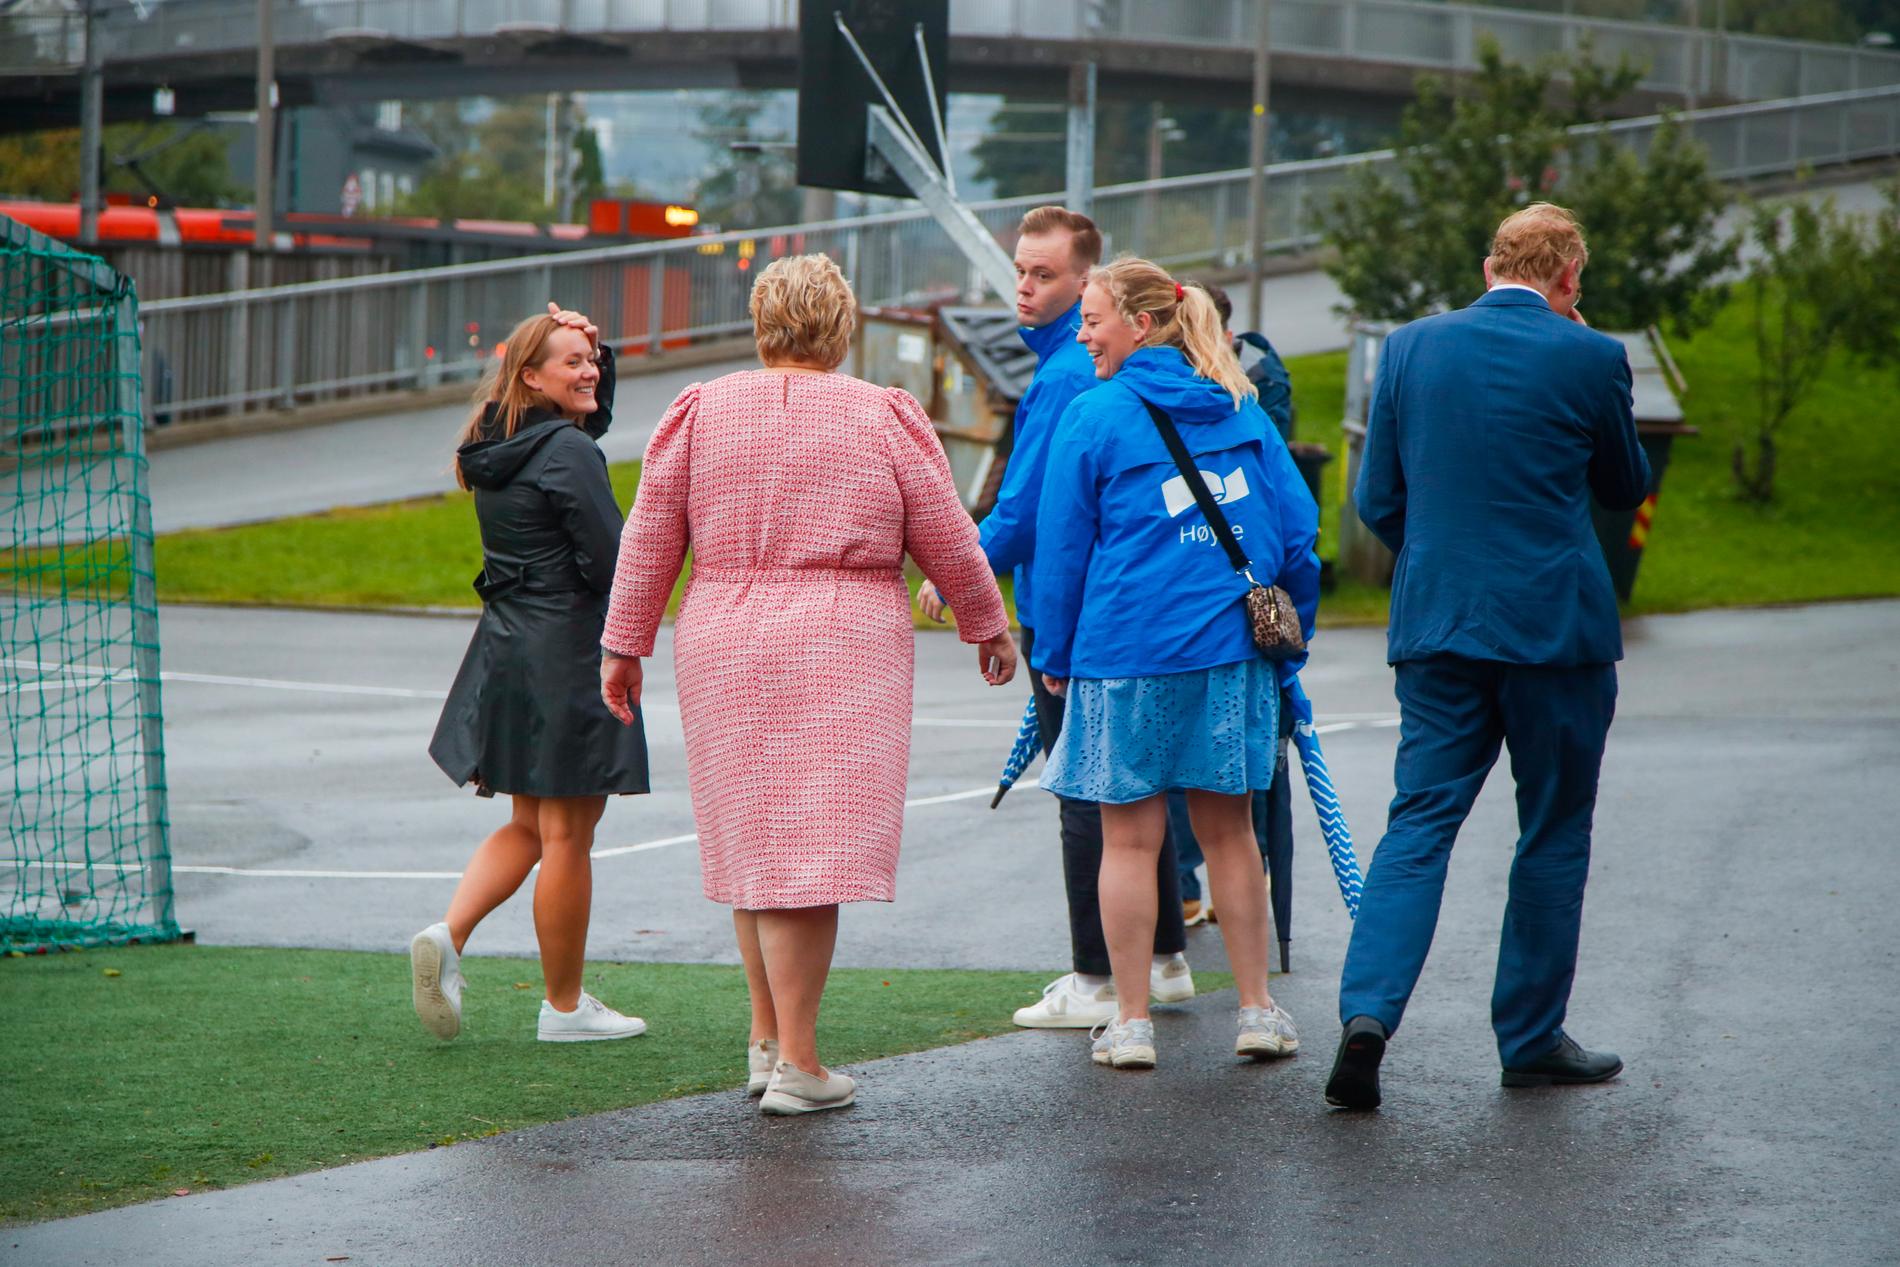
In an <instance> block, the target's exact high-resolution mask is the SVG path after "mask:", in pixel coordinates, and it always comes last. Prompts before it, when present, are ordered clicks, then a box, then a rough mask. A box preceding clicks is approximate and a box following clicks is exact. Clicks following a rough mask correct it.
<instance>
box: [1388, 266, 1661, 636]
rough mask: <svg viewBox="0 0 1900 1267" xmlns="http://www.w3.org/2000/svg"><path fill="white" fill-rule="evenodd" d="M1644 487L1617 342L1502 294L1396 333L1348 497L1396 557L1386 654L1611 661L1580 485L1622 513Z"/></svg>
mask: <svg viewBox="0 0 1900 1267" xmlns="http://www.w3.org/2000/svg"><path fill="white" fill-rule="evenodd" d="M1648 491H1649V460H1648V459H1647V458H1646V457H1644V456H1643V450H1642V446H1641V445H1640V444H1639V443H1638V441H1637V438H1636V421H1635V417H1634V415H1633V414H1632V413H1631V397H1630V367H1629V357H1628V356H1627V355H1625V353H1624V351H1623V345H1622V344H1621V343H1619V342H1617V341H1616V340H1615V339H1612V338H1610V337H1609V336H1608V335H1604V334H1599V333H1597V332H1596V331H1594V330H1591V329H1589V328H1588V327H1586V326H1583V325H1579V324H1578V323H1576V322H1574V321H1570V320H1568V319H1566V318H1564V317H1560V316H1558V315H1557V314H1556V313H1555V312H1552V311H1551V309H1550V305H1549V304H1547V303H1546V302H1545V301H1544V298H1543V296H1541V295H1538V294H1534V293H1532V292H1531V291H1528V290H1515V289H1507V290H1493V291H1489V292H1487V293H1486V294H1485V295H1484V296H1483V298H1481V299H1479V300H1478V301H1477V302H1476V303H1474V304H1472V305H1471V306H1470V307H1469V308H1465V309H1463V310H1461V311H1457V312H1447V313H1442V314H1440V315H1438V316H1435V317H1427V318H1425V319H1424V320H1422V321H1414V322H1412V323H1411V324H1409V325H1406V326H1402V327H1400V328H1399V329H1398V330H1396V331H1394V332H1393V333H1392V335H1391V336H1390V337H1389V338H1388V339H1387V340H1386V342H1385V347H1384V349H1383V350H1382V351H1381V353H1380V357H1379V371H1378V377H1377V380H1376V382H1375V384H1374V386H1373V394H1372V412H1371V416H1370V418H1369V419H1368V420H1367V432H1366V447H1365V454H1364V457H1363V459H1362V460H1361V464H1360V469H1359V488H1358V494H1357V500H1358V504H1359V517H1360V519H1362V520H1364V521H1365V524H1366V526H1367V527H1368V528H1370V529H1372V531H1373V532H1374V533H1375V534H1376V535H1377V536H1378V537H1379V539H1380V540H1381V541H1383V542H1385V543H1386V545H1387V546H1389V547H1391V549H1392V550H1393V552H1394V553H1395V554H1397V555H1398V569H1397V571H1396V572H1395V573H1394V574H1393V578H1392V617H1391V625H1390V627H1389V629H1388V631H1387V639H1386V657H1387V659H1388V660H1390V661H1391V662H1393V663H1395V664H1396V663H1398V662H1399V661H1401V660H1419V659H1424V658H1425V657H1427V656H1434V655H1457V656H1464V657H1466V658H1468V659H1473V660H1499V661H1504V662H1506V663H1511V664H1544V665H1580V664H1606V663H1610V662H1612V661H1615V660H1620V659H1622V657H1623V631H1622V626H1621V623H1620V621H1619V619H1618V616H1617V610H1616V593H1615V591H1614V590H1613V589H1612V588H1611V586H1610V573H1609V569H1608V568H1607V567H1606V566H1605V564H1604V561H1603V551H1602V549H1601V548H1600V547H1599V546H1598V544H1597V539H1596V533H1595V532H1594V531H1593V529H1592V527H1591V523H1590V495H1591V494H1592V493H1595V494H1596V497H1597V499H1598V500H1599V501H1601V502H1602V503H1603V504H1604V505H1605V506H1606V507H1608V508H1610V509H1612V510H1629V509H1632V508H1634V507H1635V506H1637V505H1639V504H1640V503H1641V502H1642V500H1643V498H1644V497H1645V496H1646V495H1647V494H1648Z"/></svg>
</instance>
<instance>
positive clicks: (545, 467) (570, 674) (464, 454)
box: [429, 347, 647, 796]
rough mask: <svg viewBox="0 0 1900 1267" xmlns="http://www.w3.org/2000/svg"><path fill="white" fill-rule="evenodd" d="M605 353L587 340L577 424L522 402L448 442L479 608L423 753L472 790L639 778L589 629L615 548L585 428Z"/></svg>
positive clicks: (607, 498)
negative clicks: (464, 510)
mask: <svg viewBox="0 0 1900 1267" xmlns="http://www.w3.org/2000/svg"><path fill="white" fill-rule="evenodd" d="M613 386H614V371H613V354H612V352H611V351H610V350H609V349H607V348H605V347H603V348H602V349H601V375H600V385H599V386H598V387H597V388H596V389H595V395H596V399H597V400H598V402H599V408H598V409H597V410H596V411H595V412H594V413H593V414H591V415H589V416H588V418H587V419H586V421H585V422H584V423H583V424H582V425H581V426H576V425H575V424H574V423H573V422H572V421H571V420H569V419H567V418H563V417H559V416H557V415H553V414H550V413H547V412H545V411H530V412H529V413H528V414H527V415H526V416H525V417H523V418H522V420H521V425H520V426H519V428H517V430H516V431H515V434H514V435H512V436H510V437H508V438H507V439H500V438H498V437H499V435H500V427H499V425H498V424H497V423H496V421H495V412H496V410H495V406H494V405H492V404H491V405H490V406H489V407H488V415H487V417H486V418H485V419H484V423H483V427H484V432H492V434H494V435H495V436H496V437H497V438H494V439H488V438H482V439H477V440H474V441H471V442H470V443H468V444H465V445H463V446H462V447H461V449H460V450H458V456H459V458H460V459H461V464H462V474H463V476H464V478H466V479H467V481H468V483H469V484H470V485H471V486H472V487H473V488H474V490H475V517H476V519H477V520H478V521H479V522H480V524H481V532H482V572H481V575H480V576H478V577H476V578H475V592H476V593H478V594H480V595H481V596H482V619H481V623H480V624H479V625H477V626H476V628H475V636H474V638H472V639H471V640H470V641H469V644H468V653H467V654H466V655H465V656H463V658H462V668H461V671H460V672H458V673H457V674H456V675H455V685H454V686H453V687H451V688H450V690H449V698H448V702H447V703H446V704H444V705H443V707H442V718H441V720H440V721H438V722H437V723H436V728H435V738H434V739H433V740H431V741H430V743H429V755H430V756H431V757H433V758H435V763H436V764H437V765H439V766H441V767H442V770H443V772H444V773H445V774H447V775H448V776H449V777H450V778H451V779H454V780H455V781H456V783H458V784H465V783H468V782H471V781H473V782H474V783H475V784H476V790H477V791H478V792H479V793H480V794H481V795H484V796H488V795H492V794H494V793H496V792H503V793H507V794H509V795H521V796H607V795H614V794H627V793H635V792H645V791H646V790H647V749H646V734H645V731H644V729H643V727H642V722H641V719H640V717H639V715H638V713H637V711H636V714H635V717H634V724H633V725H631V726H623V725H621V724H620V723H619V722H618V721H616V720H614V716H613V714H612V713H610V712H608V711H607V706H606V705H605V704H604V703H602V702H601V698H600V635H601V630H602V629H603V628H604V626H605V625H606V621H607V597H608V593H609V591H610V590H612V588H613V581H614V563H615V560H616V556H617V555H618V552H619V547H620V527H621V516H620V508H619V506H618V505H616V504H615V502H614V495H613V488H612V486H611V485H610V484H609V482H608V479H607V459H606V457H605V456H604V455H603V454H602V453H601V451H600V446H599V445H597V444H596V443H594V440H595V439H596V438H598V437H599V436H601V435H604V434H605V433H606V431H607V427H608V425H609V423H611V422H612V419H613V415H612V408H613Z"/></svg>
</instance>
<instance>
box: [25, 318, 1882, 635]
mask: <svg viewBox="0 0 1900 1267" xmlns="http://www.w3.org/2000/svg"><path fill="white" fill-rule="evenodd" d="M1670 346H1671V350H1672V351H1673V352H1674V354H1675V356H1676V359H1677V361H1678V363H1679V364H1680V366H1681V368H1682V371H1683V374H1684V375H1685V377H1686V378H1687V380H1688V382H1689V385H1690V390H1689V392H1688V394H1687V396H1686V397H1685V398H1684V400H1683V406H1684V409H1685V411H1686V413H1687V417H1688V421H1689V422H1690V423H1692V424H1693V425H1695V426H1697V427H1700V428H1701V429H1702V433H1703V434H1702V435H1700V436H1698V437H1692V438H1685V439H1680V440H1678V441H1677V442H1676V444H1675V449H1674V453H1673V455H1672V458H1671V462H1670V467H1669V470H1668V473H1667V476H1666V478H1665V480H1664V483H1663V487H1662V495H1661V499H1660V505H1659V508H1658V511H1657V514H1656V519H1655V523H1654V527H1653V528H1652V530H1651V533H1650V538H1649V547H1648V549H1647V550H1646V551H1645V557H1644V559H1643V563H1642V568H1641V571H1640V572H1639V574H1638V576H1637V584H1636V595H1635V601H1634V602H1633V604H1632V605H1631V609H1632V610H1633V611H1637V612H1667V611H1683V610H1688V609H1692V608H1698V607H1723V606H1739V605H1749V604H1762V603H1784V602H1805V601H1813V600H1817V599H1833V598H1859V597H1870V596H1877V595H1894V594H1900V551H1896V550H1894V549H1893V547H1892V544H1891V543H1892V542H1893V540H1894V539H1895V536H1896V530H1900V445H1895V444H1894V443H1893V437H1892V434H1891V433H1892V430H1893V425H1894V423H1895V421H1896V415H1900V409H1897V408H1896V404H1895V401H1896V398H1900V383H1897V382H1896V379H1895V376H1894V375H1893V374H1892V373H1891V372H1884V371H1871V370H1866V369H1862V368H1858V367H1855V366H1852V365H1849V364H1847V363H1846V362H1845V361H1840V362H1837V363H1836V364H1834V365H1833V366H1831V367H1830V369H1829V372H1828V373H1827V374H1826V375H1825V376H1824V378H1823V380H1822V382H1821V383H1820V384H1819V385H1818V386H1817V387H1816V389H1815V391H1814V393H1813V395H1812V397H1811V398H1810V399H1809V400H1808V401H1807V402H1806V403H1805V404H1804V405H1802V407H1801V408H1800V409H1799V410H1798V411H1797V412H1796V414H1795V415H1794V417H1793V418H1792V419H1790V421H1789V422H1788V423H1787V424H1786V426H1785V429H1784V431H1783V439H1782V454H1781V479H1780V490H1779V496H1778V497H1777V499H1776V501H1775V502H1774V503H1773V504H1772V505H1769V506H1766V507H1757V506H1751V505H1748V504H1746V503H1743V502H1741V501H1740V500H1738V499H1737V498H1736V496H1735V494H1734V492H1733V489H1732V485H1731V480H1730V477H1729V454H1730V451H1731V450H1732V448H1733V446H1734V444H1735V442H1736V440H1737V439H1739V438H1740V437H1741V435H1742V434H1743V432H1744V429H1745V426H1746V422H1747V418H1748V415H1749V410H1750V408H1751V405H1752V400H1751V396H1752V392H1753V387H1752V377H1751V367H1752V365H1753V361H1754V355H1755V353H1754V344H1753V341H1752V337H1751V335H1750V331H1749V326H1748V313H1747V309H1746V308H1745V306H1744V305H1743V304H1742V303H1740V302H1737V303H1734V304H1731V305H1730V306H1729V307H1728V308H1727V309H1725V310H1724V311H1723V312H1722V314H1721V315H1720V317H1719V318H1718V320H1717V321H1716V323H1715V324H1714V325H1713V326H1712V327H1710V328H1709V329H1707V330H1704V331H1702V332H1700V333H1698V334H1697V335H1696V336H1694V337H1693V338H1689V339H1682V338H1676V339H1672V340H1671V343H1670ZM1287 367H1288V369H1289V371H1290V372H1291V373H1292V376H1293V386H1294V400H1295V403H1296V404H1297V406H1298V409H1299V431H1298V438H1299V439H1302V440H1310V441H1314V442H1317V443H1320V444H1324V445H1326V446H1327V447H1328V448H1329V449H1331V450H1332V451H1333V453H1334V455H1335V459H1334V461H1333V462H1332V463H1331V464H1329V465H1328V466H1327V467H1326V469H1325V472H1324V474H1323V476H1322V479H1321V496H1320V524H1321V535H1320V554H1321V555H1322V557H1328V558H1330V557H1333V556H1334V555H1335V554H1336V552H1337V548H1338V535H1339V534H1338V524H1339V516H1340V514H1341V511H1342V509H1343V508H1349V506H1350V498H1349V497H1348V496H1347V490H1346V486H1345V476H1346V471H1345V463H1344V461H1343V460H1342V456H1343V443H1342V437H1341V433H1340V427H1339V422H1340V418H1341V416H1342V414H1343V412H1344V406H1345V374H1346V354H1345V353H1344V352H1330V353H1324V354H1321V355H1317V356H1303V357H1294V358H1292V359H1291V360H1289V361H1288V362H1287ZM612 470H613V478H614V486H615V493H616V495H617V496H618V498H619V500H620V503H621V504H622V505H623V506H625V505H629V504H631V502H632V498H633V491H634V487H635V485H636V484H637V483H638V480H639V467H638V464H637V463H622V464H619V465H617V466H615V467H613V468H612ZM1348 513H1350V512H1349V510H1348ZM112 561H113V560H112V559H108V558H105V557H98V558H93V559H91V560H89V561H87V562H86V563H85V564H84V565H82V564H80V563H74V564H72V565H70V566H68V567H66V568H65V569H64V571H63V572H62V571H61V570H60V569H58V568H49V569H43V570H41V571H39V572H38V573H34V572H33V569H31V568H25V569H22V568H20V567H19V566H18V563H19V560H17V559H12V558H8V559H0V562H4V563H5V564H6V567H5V569H4V571H5V573H6V576H5V578H4V579H0V586H4V587H9V588H19V587H20V586H21V585H22V584H27V583H30V584H32V585H35V586H39V587H42V588H44V587H48V586H51V587H54V588H57V587H58V586H60V585H69V586H71V587H73V588H75V589H76V590H84V589H85V587H86V586H87V585H93V584H97V583H98V582H97V579H96V578H97V576H98V573H99V571H100V569H102V568H104V567H106V566H108V565H110V563H111V562H112ZM480 566H481V546H480V542H479V539H478V537H477V535H476V531H475V514H474V509H473V507H472V505H471V504H470V499H469V497H468V496H467V495H466V494H451V495H448V496H444V497H433V498H425V499H421V500H418V501H412V502H402V503H397V504H393V505H388V506H376V507H369V508H365V509H358V510H339V511H332V512H329V513H327V514H322V515H311V516H305V517H302V518H297V519H287V520H280V521H276V522H273V523H266V524H253V525H247V526H244V527H239V528H227V529H212V530H202V531H191V532H180V533H174V534H171V535H168V536H164V537H160V538H159V540H158V544H157V572H158V593H159V597H160V598H161V599H164V600H166V601H169V602H218V603H253V604H271V605H288V606H344V607H352V606H367V607H377V606H445V607H469V608H473V607H474V606H476V598H475V594H474V591H473V590H472V589H470V588H469V582H470V580H471V579H472V578H473V577H474V575H475V573H476V571H477V570H478V569H479V568H480ZM88 575H90V576H91V577H92V578H93V579H88ZM22 577H26V578H27V580H25V581H23V580H22V579H21V578H22ZM917 579H918V578H917V577H916V575H915V572H914V569H913V574H912V585H913V588H914V587H915V584H916V581H917ZM1008 597H1009V593H1008V587H1007V583H1006V584H1005V598H1006V599H1007V598H1008ZM675 599H676V601H677V594H676V595H675ZM1012 610H1013V607H1012ZM1385 614H1386V594H1385V592H1384V591H1383V590H1382V589H1379V588H1377V587H1374V586H1367V585H1361V584H1358V583H1355V582H1353V581H1352V580H1351V579H1350V578H1345V577H1342V578H1340V584H1339V587H1338V588H1337V590H1335V591H1334V592H1333V593H1331V594H1329V595H1327V596H1326V598H1325V599H1324V601H1322V603H1321V604H1320V622H1321V624H1322V625H1328V624H1331V625H1338V624H1353V623H1364V622H1383V621H1384V619H1385ZM917 623H918V626H919V627H920V628H932V627H933V626H932V625H931V623H930V622H928V621H926V620H924V619H923V617H922V616H921V615H919V616H918V617H917Z"/></svg>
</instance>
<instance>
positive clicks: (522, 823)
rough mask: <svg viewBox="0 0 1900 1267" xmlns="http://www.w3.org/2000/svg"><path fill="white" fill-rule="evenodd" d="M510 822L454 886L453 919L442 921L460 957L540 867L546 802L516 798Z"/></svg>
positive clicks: (485, 844)
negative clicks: (496, 911)
mask: <svg viewBox="0 0 1900 1267" xmlns="http://www.w3.org/2000/svg"><path fill="white" fill-rule="evenodd" d="M509 799H510V800H512V801H513V802H514V805H513V807H512V809H510V811H509V819H508V821H507V822H506V823H504V824H503V825H502V826H500V827H498V828H496V829H495V830H494V831H492V832H490V833H489V835H488V839H486V840H484V841H482V843H481V844H480V845H478V846H476V849H475V856H474V857H473V858H470V859H469V860H468V869H467V870H465V871H463V872H462V879H461V882H460V883H459V884H457V885H456V886H455V896H454V897H452V898H450V899H449V913H448V914H447V915H444V916H443V917H442V918H443V920H444V921H445V922H446V923H447V924H448V926H449V936H450V937H452V938H454V939H455V953H456V954H458V955H459V954H461V953H462V948H463V947H464V946H466V945H467V944H468V939H469V935H470V934H471V933H473V932H474V931H475V926H476V925H477V924H479V923H481V922H482V921H483V920H484V919H487V918H488V913H489V912H490V911H492V910H494V909H495V908H496V907H497V906H500V905H501V904H502V903H503V902H506V901H507V900H508V899H509V898H511V897H513V896H514V892H515V890H516V889H518V888H520V887H521V882H522V881H523V880H525V879H527V878H528V873H529V872H530V871H533V870H534V864H535V863H537V862H539V861H541V798H540V797H538V796H516V797H511V798H509Z"/></svg>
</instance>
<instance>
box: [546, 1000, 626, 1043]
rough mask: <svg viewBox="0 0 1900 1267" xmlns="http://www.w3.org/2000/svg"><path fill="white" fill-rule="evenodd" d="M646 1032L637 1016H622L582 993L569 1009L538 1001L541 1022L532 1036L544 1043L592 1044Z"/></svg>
mask: <svg viewBox="0 0 1900 1267" xmlns="http://www.w3.org/2000/svg"><path fill="white" fill-rule="evenodd" d="M646 1032H647V1023H646V1022H645V1021H643V1020H641V1019H640V1018H639V1017H637V1016H622V1015H621V1014H620V1013H618V1012H616V1011H614V1010H613V1009H612V1008H610V1007H608V1006H607V1005H606V1004H605V1003H602V1002H601V1001H600V1000H599V999H597V998H595V997H594V996H593V995H591V994H587V993H583V994H582V995H581V1001H580V1002H579V1003H578V1004H576V1005H575V1007H574V1010H573V1011H572V1012H557V1011H556V1010H555V1009H554V1005H553V1004H552V1003H550V1002H548V1001H547V1000H546V999H542V1000H541V1024H540V1026H539V1027H538V1028H537V1030H536V1032H535V1037H536V1038H538V1039H540V1040H541V1041H542V1042H544V1043H591V1042H598V1041H600V1040H603V1039H608V1038H635V1037H637V1036H639V1035H641V1034H644V1033H646Z"/></svg>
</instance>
